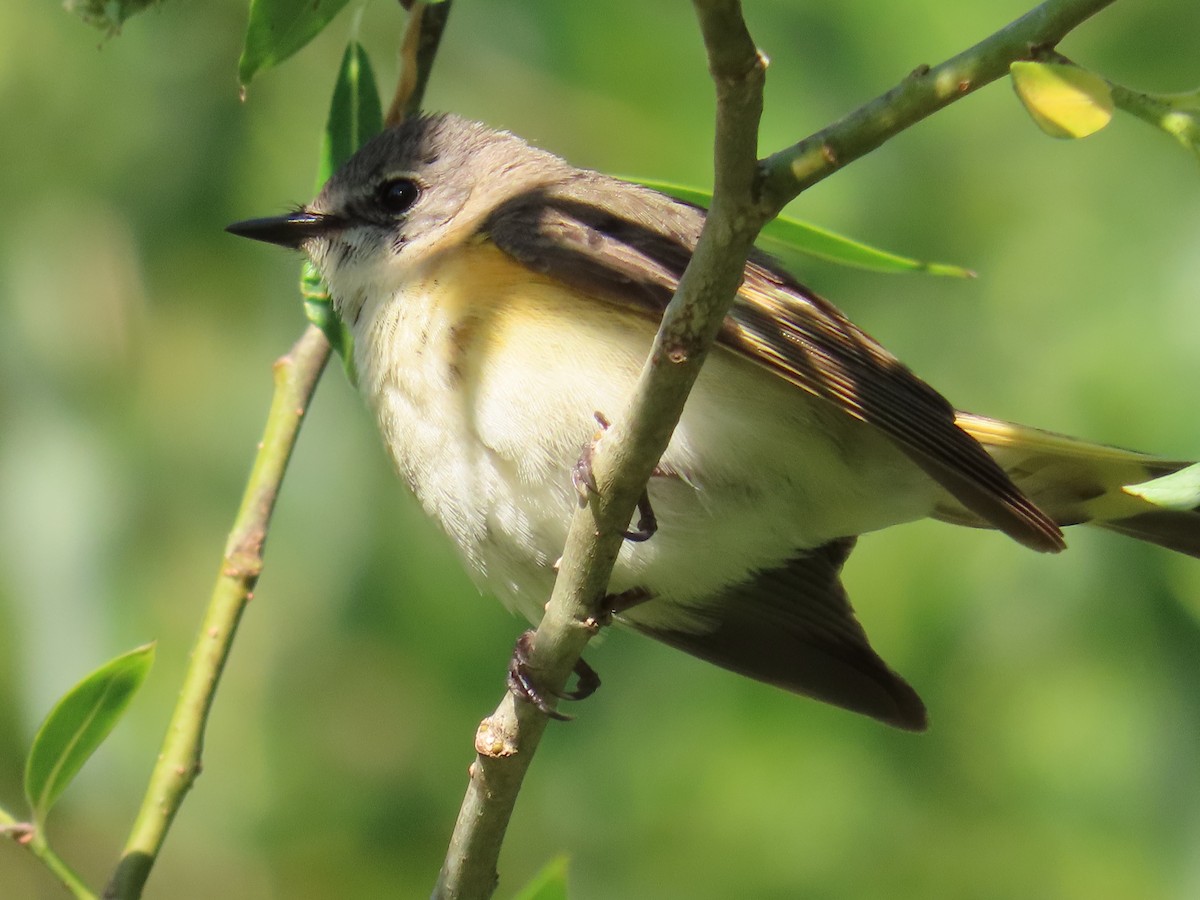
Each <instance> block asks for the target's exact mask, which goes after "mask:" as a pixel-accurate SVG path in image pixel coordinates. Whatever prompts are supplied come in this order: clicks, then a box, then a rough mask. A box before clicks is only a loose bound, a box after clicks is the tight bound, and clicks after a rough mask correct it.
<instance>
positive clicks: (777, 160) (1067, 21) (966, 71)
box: [760, 0, 1113, 218]
mask: <svg viewBox="0 0 1200 900" xmlns="http://www.w3.org/2000/svg"><path fill="white" fill-rule="evenodd" d="M1112 2H1113V0H1047V2H1045V3H1043V4H1042V5H1041V6H1038V7H1037V8H1035V9H1032V10H1030V11H1029V12H1027V13H1026V14H1025V15H1023V16H1021V18H1019V19H1016V20H1015V21H1013V22H1010V23H1009V24H1008V25H1006V26H1005V27H1004V28H1001V29H1000V30H999V31H997V32H996V33H995V34H992V35H990V36H989V37H987V38H985V39H984V40H982V41H980V42H979V43H978V44H976V45H975V46H974V47H971V48H970V49H968V50H964V51H963V52H962V53H960V54H958V55H957V56H954V57H952V58H950V59H948V60H946V61H945V62H943V63H941V64H939V65H937V66H934V67H933V68H930V67H929V66H920V67H918V68H917V69H915V70H914V71H913V72H912V73H911V74H910V75H909V76H908V77H907V78H905V79H904V80H903V81H901V82H900V83H899V84H898V85H896V86H895V87H893V88H892V89H891V90H890V91H888V92H887V93H885V94H881V95H880V96H878V97H876V98H875V99H874V100H872V101H871V102H870V103H867V104H865V105H863V106H860V107H859V108H858V109H856V110H855V111H854V112H852V113H850V115H848V116H846V117H845V118H843V119H841V120H839V121H837V122H834V123H833V124H832V125H830V126H829V127H828V128H823V129H822V130H820V131H818V132H816V133H815V134H812V135H809V136H808V137H806V138H805V139H804V140H802V141H800V142H799V143H797V144H793V145H792V146H791V147H787V148H785V149H783V150H780V151H779V152H778V153H774V154H772V155H771V156H769V157H767V158H766V159H764V160H763V161H762V179H763V182H762V186H761V194H760V200H761V201H762V203H763V206H764V208H765V211H766V212H767V213H768V214H769V217H771V218H773V217H774V216H776V215H778V214H779V211H780V210H781V209H783V207H784V206H785V205H787V203H789V202H790V201H791V200H793V199H794V198H795V197H796V196H797V195H798V194H799V193H800V192H801V191H803V190H805V189H806V188H809V187H812V186H813V185H814V184H816V183H817V182H818V181H821V180H822V179H824V178H826V177H828V176H829V175H831V174H832V173H833V172H834V171H836V170H837V169H840V168H841V167H842V166H844V165H846V164H847V163H850V162H853V161H854V160H856V159H858V158H859V157H860V156H865V155H866V154H867V153H870V152H871V151H872V150H874V149H875V148H876V147H878V146H879V145H880V144H882V143H883V142H884V141H886V140H888V138H891V137H894V136H895V135H897V134H899V133H900V132H901V131H904V130H905V129H906V128H911V127H912V126H913V125H915V124H916V123H917V122H919V121H921V120H922V119H924V118H925V117H926V116H930V115H932V114H933V113H935V112H937V111H938V110H939V109H942V108H943V107H946V106H949V105H950V104H951V103H953V102H955V101H956V100H960V99H962V98H963V97H965V96H966V95H967V94H969V93H971V92H973V91H975V90H977V89H979V88H981V87H983V86H984V85H985V84H989V83H991V82H993V81H995V80H996V79H998V78H1003V77H1004V76H1005V75H1007V74H1008V67H1009V65H1011V64H1012V63H1014V62H1017V61H1018V60H1025V59H1034V58H1036V57H1037V55H1038V53H1039V52H1040V51H1042V50H1044V49H1049V48H1052V47H1055V46H1057V44H1058V42H1059V41H1061V40H1062V39H1063V38H1064V37H1066V36H1067V34H1069V33H1070V32H1071V31H1072V30H1073V29H1075V28H1077V27H1078V26H1079V25H1080V24H1081V23H1083V22H1085V21H1086V20H1087V19H1089V18H1091V17H1092V16H1094V15H1095V14H1096V13H1098V12H1100V10H1102V9H1104V7H1106V6H1108V5H1109V4H1111V3H1112Z"/></svg>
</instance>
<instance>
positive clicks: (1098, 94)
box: [1009, 62, 1113, 138]
mask: <svg viewBox="0 0 1200 900" xmlns="http://www.w3.org/2000/svg"><path fill="white" fill-rule="evenodd" d="M1009 72H1010V74H1011V75H1012V82H1013V89H1014V90H1015V91H1016V92H1017V96H1018V97H1019V98H1020V99H1021V102H1022V103H1023V104H1025V109H1026V110H1028V111H1029V115H1030V116H1032V117H1033V121H1034V122H1036V123H1037V126H1038V127H1039V128H1041V129H1042V131H1044V132H1046V134H1048V135H1050V137H1055V138H1081V137H1087V136H1088V135H1089V134H1092V133H1093V132H1096V131H1099V130H1100V129H1101V128H1103V127H1104V126H1105V125H1107V124H1108V122H1109V119H1111V118H1112V111H1113V100H1112V91H1110V90H1109V87H1108V84H1107V82H1105V80H1104V79H1103V78H1101V77H1100V76H1099V75H1097V74H1095V73H1094V72H1089V71H1087V70H1086V69H1080V68H1079V67H1077V66H1065V65H1060V64H1058V63H1038V62H1015V63H1013V64H1012V65H1011V66H1010V67H1009Z"/></svg>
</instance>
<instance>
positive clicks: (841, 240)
mask: <svg viewBox="0 0 1200 900" xmlns="http://www.w3.org/2000/svg"><path fill="white" fill-rule="evenodd" d="M632 180H636V181H637V182H638V183H639V184H644V185H645V186H646V187H649V188H653V189H654V190H656V191H661V192H662V193H664V194H669V195H670V196H672V197H675V198H677V199H679V200H683V201H685V202H687V203H693V204H695V205H696V206H703V207H707V206H708V205H709V203H711V202H712V194H709V193H707V192H706V191H701V190H698V189H696V188H689V187H684V186H682V185H678V184H672V183H670V182H665V181H645V180H642V179H632ZM758 245H759V246H760V247H761V248H762V249H763V250H765V251H766V252H767V253H770V254H772V255H773V256H778V257H780V258H781V259H783V260H784V261H785V262H791V263H795V262H796V258H797V257H798V256H801V255H805V256H815V257H818V258H820V259H825V260H829V261H830V262H834V263H838V264H839V265H843V266H853V267H855V268H859V269H871V270H873V271H876V272H924V273H926V274H929V275H949V276H953V277H955V278H974V277H975V273H974V272H972V271H971V270H970V269H964V268H963V267H962V266H953V265H947V264H945V263H933V262H923V261H921V260H919V259H910V258H909V257H906V256H899V255H897V254H895V253H889V252H888V251H887V250H880V249H878V248H876V247H871V246H869V245H867V244H864V243H862V242H860V241H855V240H852V239H850V238H848V237H845V236H843V235H840V234H837V233H835V232H832V231H828V230H826V229H824V228H818V227H817V226H816V225H809V224H808V223H806V222H801V221H798V220H797V219H790V218H788V217H787V216H777V217H776V218H774V219H772V220H771V221H770V222H768V223H767V225H766V227H765V228H763V230H762V233H761V234H760V235H759V237H758Z"/></svg>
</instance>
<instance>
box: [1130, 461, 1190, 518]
mask: <svg viewBox="0 0 1200 900" xmlns="http://www.w3.org/2000/svg"><path fill="white" fill-rule="evenodd" d="M1124 490H1125V493H1127V494H1133V495H1134V496H1135V497H1141V498H1142V499H1143V500H1149V501H1150V502H1151V503H1153V504H1154V505H1155V506H1161V507H1163V509H1180V510H1188V509H1196V508H1198V507H1200V463H1196V464H1195V465H1191V466H1188V467H1187V468H1184V469H1180V470H1179V471H1178V472H1172V473H1171V474H1170V475H1164V476H1163V477H1162V478H1155V479H1154V480H1153V481H1143V482H1142V483H1141V484H1130V485H1126V486H1125V488H1124Z"/></svg>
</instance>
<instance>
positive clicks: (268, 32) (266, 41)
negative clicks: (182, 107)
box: [238, 0, 348, 85]
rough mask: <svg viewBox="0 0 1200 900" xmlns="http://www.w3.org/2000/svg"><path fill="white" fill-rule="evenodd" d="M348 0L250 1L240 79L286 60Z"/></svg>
mask: <svg viewBox="0 0 1200 900" xmlns="http://www.w3.org/2000/svg"><path fill="white" fill-rule="evenodd" d="M347 2H348V0H250V21H249V24H247V26H246V42H245V45H244V46H243V47H242V58H241V59H240V60H239V61H238V81H240V82H241V83H242V84H243V85H245V84H249V83H250V79H251V78H253V77H254V76H255V75H256V74H258V73H259V72H261V71H263V70H264V69H269V68H270V67H271V66H274V65H278V64H279V63H281V62H283V61H284V60H285V59H287V58H288V57H289V56H291V55H292V54H293V53H295V52H296V51H297V50H299V49H300V48H301V47H303V46H304V45H305V44H307V43H308V42H309V41H311V40H312V39H313V38H314V37H316V36H317V35H318V34H320V33H321V30H322V29H323V28H324V27H325V26H326V25H328V24H329V23H330V22H331V21H332V20H333V17H334V16H336V15H337V14H338V13H339V12H341V11H342V7H343V6H345V5H346V3H347Z"/></svg>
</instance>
